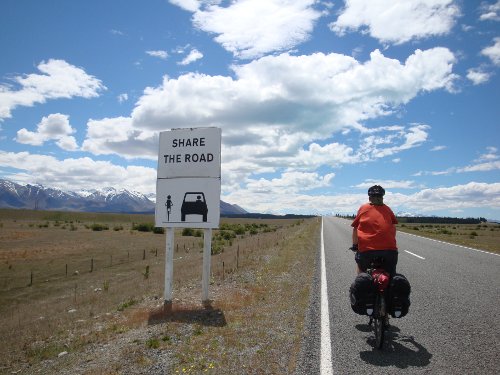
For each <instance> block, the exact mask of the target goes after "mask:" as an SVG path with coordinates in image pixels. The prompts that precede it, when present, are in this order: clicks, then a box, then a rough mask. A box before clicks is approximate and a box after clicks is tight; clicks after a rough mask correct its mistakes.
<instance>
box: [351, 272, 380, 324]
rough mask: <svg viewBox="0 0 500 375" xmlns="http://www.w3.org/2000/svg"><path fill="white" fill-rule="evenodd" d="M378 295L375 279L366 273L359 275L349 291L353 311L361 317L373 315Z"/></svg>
mask: <svg viewBox="0 0 500 375" xmlns="http://www.w3.org/2000/svg"><path fill="white" fill-rule="evenodd" d="M376 293H377V289H376V286H375V284H374V283H373V277H372V276H371V275H369V274H367V273H364V272H362V273H360V274H358V276H356V279H354V281H353V283H352V284H351V288H350V289H349V297H350V299H351V307H352V310H353V311H354V312H355V313H356V314H359V315H372V313H373V306H374V305H375V296H376Z"/></svg>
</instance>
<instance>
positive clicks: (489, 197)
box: [225, 181, 500, 215]
mask: <svg viewBox="0 0 500 375" xmlns="http://www.w3.org/2000/svg"><path fill="white" fill-rule="evenodd" d="M394 183H396V181H394ZM225 199H226V200H228V201H230V202H238V205H240V206H241V207H243V208H245V209H247V210H249V211H251V212H270V213H276V214H284V213H303V212H304V207H307V208H308V212H309V213H311V214H323V215H329V214H335V213H339V212H340V213H354V212H356V210H357V209H358V208H359V206H360V205H361V204H363V203H366V202H367V196H366V192H363V193H359V194H355V193H347V194H331V195H326V194H324V195H307V194H301V193H289V194H269V193H267V192H265V191H264V192H262V193H260V192H258V191H250V190H246V189H240V190H238V191H234V192H231V193H228V194H227V195H226V196H225ZM385 202H386V203H387V204H388V205H389V206H390V207H391V208H392V209H393V210H394V211H395V212H398V211H410V212H420V213H429V214H431V213H433V212H435V211H440V210H450V209H451V208H455V209H467V208H489V209H500V183H491V184H489V183H480V182H470V183H467V184H463V185H456V186H449V187H441V188H434V189H423V190H420V191H418V192H416V193H412V194H402V193H392V192H390V191H389V192H387V193H386V196H385Z"/></svg>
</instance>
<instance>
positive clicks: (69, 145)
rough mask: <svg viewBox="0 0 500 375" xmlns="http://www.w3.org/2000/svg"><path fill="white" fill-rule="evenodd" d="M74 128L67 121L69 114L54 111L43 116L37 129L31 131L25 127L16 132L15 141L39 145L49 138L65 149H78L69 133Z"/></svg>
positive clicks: (71, 132) (72, 131)
mask: <svg viewBox="0 0 500 375" xmlns="http://www.w3.org/2000/svg"><path fill="white" fill-rule="evenodd" d="M74 132H75V129H73V127H72V126H71V125H70V123H69V116H68V115H63V114H61V113H54V114H51V115H49V116H47V117H43V118H42V120H41V121H40V122H39V123H38V125H37V130H36V131H34V132H32V131H29V130H27V129H25V128H23V129H20V130H19V131H18V132H17V137H16V141H17V142H19V143H23V144H29V145H33V146H41V145H43V144H44V143H45V142H47V141H50V140H56V141H57V142H56V144H57V145H58V146H59V147H60V148H62V149H64V150H67V151H75V150H77V149H78V145H77V143H76V140H75V138H74V137H73V136H71V134H73V133H74Z"/></svg>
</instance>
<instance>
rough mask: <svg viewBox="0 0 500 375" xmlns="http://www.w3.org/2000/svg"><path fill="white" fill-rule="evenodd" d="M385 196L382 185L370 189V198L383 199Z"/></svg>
mask: <svg viewBox="0 0 500 375" xmlns="http://www.w3.org/2000/svg"><path fill="white" fill-rule="evenodd" d="M384 195H385V190H384V188H383V187H382V186H380V185H373V186H372V187H371V188H369V189H368V196H369V197H383V196H384Z"/></svg>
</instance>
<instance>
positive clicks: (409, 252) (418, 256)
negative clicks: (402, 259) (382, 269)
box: [405, 250, 425, 260]
mask: <svg viewBox="0 0 500 375" xmlns="http://www.w3.org/2000/svg"><path fill="white" fill-rule="evenodd" d="M405 252H406V253H408V254H411V255H413V256H415V257H417V258H420V259H423V260H425V258H424V257H421V256H420V255H417V254H414V253H412V252H411V251H408V250H405Z"/></svg>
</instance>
